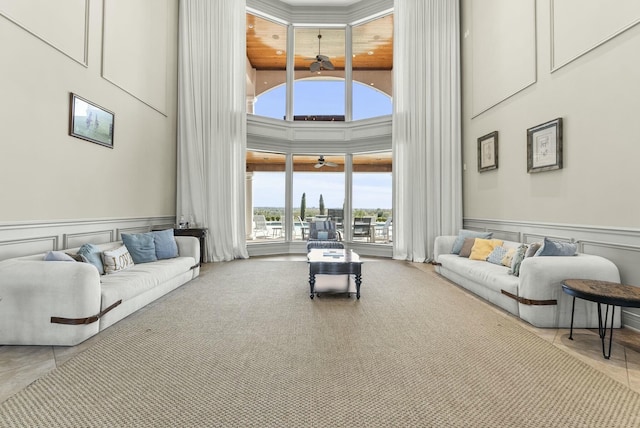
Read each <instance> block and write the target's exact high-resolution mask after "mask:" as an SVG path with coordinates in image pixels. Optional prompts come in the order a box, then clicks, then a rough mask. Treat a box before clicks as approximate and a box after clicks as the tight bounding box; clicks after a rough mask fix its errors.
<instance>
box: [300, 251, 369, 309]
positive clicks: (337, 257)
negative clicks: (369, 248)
mask: <svg viewBox="0 0 640 428" xmlns="http://www.w3.org/2000/svg"><path fill="white" fill-rule="evenodd" d="M307 261H308V263H309V289H310V293H309V297H310V298H312V299H313V296H314V287H315V285H316V275H317V274H324V275H354V276H355V280H356V298H358V299H360V285H361V284H362V261H360V256H358V254H356V253H354V252H353V251H351V250H344V249H325V248H317V249H312V250H309V253H308V254H307ZM346 292H347V293H348V292H349V279H348V276H347V291H346Z"/></svg>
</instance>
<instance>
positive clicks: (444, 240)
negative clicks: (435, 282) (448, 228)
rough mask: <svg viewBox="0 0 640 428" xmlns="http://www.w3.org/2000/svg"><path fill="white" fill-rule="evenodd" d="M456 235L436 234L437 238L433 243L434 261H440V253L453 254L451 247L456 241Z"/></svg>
mask: <svg viewBox="0 0 640 428" xmlns="http://www.w3.org/2000/svg"><path fill="white" fill-rule="evenodd" d="M456 238H457V237H456V236H455V235H452V236H449V235H446V236H436V239H435V241H434V243H433V261H434V262H436V263H437V262H438V257H439V256H440V254H451V249H452V248H453V243H454V242H455V241H456Z"/></svg>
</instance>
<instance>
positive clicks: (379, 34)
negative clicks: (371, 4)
mask: <svg viewBox="0 0 640 428" xmlns="http://www.w3.org/2000/svg"><path fill="white" fill-rule="evenodd" d="M352 35H353V60H352V64H353V115H352V116H353V120H358V119H367V118H370V117H377V116H384V115H387V114H391V113H392V110H391V96H392V70H393V15H387V16H383V17H381V18H378V19H375V20H373V21H369V22H366V23H364V24H362V25H357V26H355V27H353V32H352ZM365 87H367V88H369V89H370V90H369V91H367V90H364V88H365Z"/></svg>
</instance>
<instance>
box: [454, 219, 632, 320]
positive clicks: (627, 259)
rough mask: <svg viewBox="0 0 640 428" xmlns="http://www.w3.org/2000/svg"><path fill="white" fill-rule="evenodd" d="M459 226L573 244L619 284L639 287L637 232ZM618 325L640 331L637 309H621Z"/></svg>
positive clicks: (485, 222) (474, 222)
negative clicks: (608, 267) (605, 262)
mask: <svg viewBox="0 0 640 428" xmlns="http://www.w3.org/2000/svg"><path fill="white" fill-rule="evenodd" d="M463 224H464V228H465V229H470V230H484V231H488V232H489V231H490V232H493V233H494V236H496V237H501V236H515V234H518V233H519V234H521V239H520V240H521V241H522V242H524V243H532V242H539V241H541V240H542V239H543V238H544V237H548V238H550V239H554V240H558V241H565V242H576V243H577V244H578V251H579V252H581V253H586V254H594V255H598V256H601V257H604V258H606V259H609V260H611V261H612V262H613V263H614V264H615V265H616V266H617V267H618V270H619V271H620V280H621V282H622V283H624V284H629V285H637V286H639V287H640V264H639V263H638V260H640V230H638V229H621V228H606V227H596V226H583V225H568V224H551V223H531V222H517V221H508V220H492V219H472V218H466V219H464V221H463ZM510 240H511V239H510ZM622 323H623V325H624V326H625V327H629V328H633V329H636V330H640V309H635V308H624V309H623V310H622Z"/></svg>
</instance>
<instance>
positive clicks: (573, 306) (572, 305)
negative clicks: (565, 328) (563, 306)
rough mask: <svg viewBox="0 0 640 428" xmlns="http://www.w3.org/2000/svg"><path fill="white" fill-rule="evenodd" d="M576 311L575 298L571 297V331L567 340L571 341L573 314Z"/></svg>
mask: <svg viewBox="0 0 640 428" xmlns="http://www.w3.org/2000/svg"><path fill="white" fill-rule="evenodd" d="M575 310H576V298H575V296H574V297H573V303H572V304H571V330H569V340H573V312H574V311H575Z"/></svg>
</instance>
